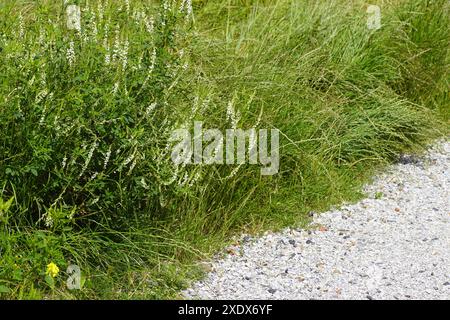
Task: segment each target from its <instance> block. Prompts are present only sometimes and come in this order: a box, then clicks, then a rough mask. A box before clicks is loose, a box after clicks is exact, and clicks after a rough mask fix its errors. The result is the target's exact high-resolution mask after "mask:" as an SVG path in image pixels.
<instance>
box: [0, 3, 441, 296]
mask: <svg viewBox="0 0 450 320" xmlns="http://www.w3.org/2000/svg"><path fill="white" fill-rule="evenodd" d="M72 3H77V4H79V5H80V7H81V8H82V10H81V17H82V19H81V28H80V29H79V30H77V28H75V29H73V30H69V29H68V28H67V18H66V15H65V12H66V6H67V5H69V4H72ZM380 6H381V4H380ZM381 8H382V14H383V16H382V24H383V26H382V28H381V29H379V30H369V29H368V28H367V27H366V18H367V17H366V12H365V9H366V5H365V3H364V2H363V1H352V2H348V1H344V0H342V1H341V0H339V1H313V0H301V1H300V0H299V1H295V0H277V1H253V0H252V1H250V0H246V1H244V0H228V1H193V11H192V10H191V2H190V1H164V2H162V3H159V2H149V1H139V0H134V1H132V0H130V1H125V0H124V1H121V0H115V1H113V0H109V1H108V0H97V1H93V0H90V1H87V0H86V1H83V0H80V1H72V2H71V1H65V2H62V1H60V2H55V1H50V0H42V1H35V2H33V3H30V2H28V1H19V0H16V1H13V0H8V1H3V2H2V4H1V5H0V75H1V78H2V79H1V80H2V81H1V82H0V111H1V112H0V129H1V135H0V188H1V189H0V190H1V191H0V258H1V260H0V261H1V262H0V295H1V297H5V298H44V297H50V298H78V297H84V298H86V297H87V298H162V297H176V296H177V292H178V290H179V289H180V288H182V287H183V286H184V285H185V284H186V280H187V279H192V278H194V277H196V276H198V274H199V268H198V267H195V266H194V263H195V261H198V259H200V258H204V257H207V256H208V255H209V254H211V253H212V252H214V250H217V249H218V248H220V247H222V246H224V245H225V244H226V243H228V242H229V241H230V236H232V235H233V234H236V233H238V232H243V231H245V232H259V231H262V230H265V229H268V228H272V229H276V228H280V227H283V226H286V225H292V224H303V223H305V222H306V221H307V216H308V215H307V213H308V212H309V211H311V210H324V209H326V208H328V207H330V206H331V205H335V204H339V203H341V202H342V201H344V200H355V199H357V198H358V197H359V196H360V195H359V193H358V188H359V187H360V186H361V184H362V183H364V182H365V181H366V180H367V178H368V177H369V176H370V174H371V173H372V172H373V170H374V169H376V168H378V167H379V166H380V165H382V164H385V163H387V162H389V161H392V160H394V159H396V157H397V156H398V154H399V153H400V152H403V151H405V150H411V149H414V148H419V147H420V146H422V145H423V144H424V143H425V142H427V141H429V140H430V139H432V138H434V137H436V136H439V135H444V134H448V128H447V127H448V121H449V104H448V88H449V76H448V75H449V65H450V61H449V43H450V30H449V28H448V21H449V18H450V12H449V10H450V7H449V5H448V2H447V1H445V0H435V1H420V0H410V1H391V2H390V3H387V4H385V5H384V6H381ZM230 106H232V109H233V110H235V112H236V113H237V114H239V115H240V117H239V119H238V124H239V126H240V127H242V128H244V129H245V128H251V127H257V128H278V129H279V130H280V132H281V148H280V156H281V159H280V172H279V173H278V174H277V175H274V176H267V177H264V176H260V172H259V168H258V167H255V166H252V165H236V166H227V165H220V166H213V165H202V166H199V165H196V166H195V165H192V166H189V165H184V166H183V165H180V166H176V165H174V164H173V163H172V160H171V158H170V148H168V146H170V144H168V141H169V137H170V133H171V132H172V130H174V129H176V128H180V127H186V128H190V127H192V124H193V121H194V120H201V121H203V122H204V123H205V124H207V125H208V126H209V127H211V128H221V129H225V128H228V127H230V123H229V121H228V120H227V109H228V110H229V109H230ZM50 262H54V263H55V264H56V265H58V266H59V268H60V270H61V273H60V275H57V276H56V277H54V278H53V277H49V275H48V274H47V275H46V266H47V265H48V264H49V263H50ZM70 263H76V264H77V265H79V266H80V267H81V270H82V274H83V281H82V284H83V288H82V290H73V291H69V290H67V289H66V287H65V280H66V278H67V276H66V275H64V271H65V268H66V267H67V265H69V264H70Z"/></svg>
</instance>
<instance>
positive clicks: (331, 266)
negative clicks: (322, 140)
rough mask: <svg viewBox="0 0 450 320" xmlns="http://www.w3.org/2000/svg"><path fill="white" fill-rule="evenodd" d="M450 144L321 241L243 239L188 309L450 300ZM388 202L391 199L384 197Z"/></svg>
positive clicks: (397, 175)
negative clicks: (225, 302)
mask: <svg viewBox="0 0 450 320" xmlns="http://www.w3.org/2000/svg"><path fill="white" fill-rule="evenodd" d="M449 169H450V142H449V141H441V142H439V143H437V144H436V145H435V146H434V147H433V148H431V149H430V150H429V152H428V153H427V155H426V156H424V157H419V158H416V157H413V156H404V157H402V158H401V159H400V162H399V163H398V164H396V165H394V166H392V167H390V168H389V169H388V172H387V173H386V174H383V175H381V176H379V177H377V178H376V179H375V181H374V183H373V184H372V185H370V186H367V187H366V191H367V192H368V198H367V199H364V200H362V201H360V202H358V203H356V204H352V205H346V206H343V207H342V208H340V209H338V210H332V211H329V212H326V213H322V214H320V215H319V216H315V217H314V222H313V223H314V224H316V225H317V227H316V228H315V229H314V230H313V231H305V230H300V229H287V230H284V231H283V232H280V233H274V234H266V235H265V236H263V237H262V238H256V239H251V238H249V237H245V238H244V244H243V245H242V246H241V247H239V248H238V247H236V248H235V250H236V251H237V252H238V253H237V254H234V255H233V254H230V255H227V256H226V257H225V258H224V259H222V260H217V261H214V262H213V263H212V272H210V273H209V274H208V275H207V277H206V278H205V279H204V280H203V281H200V282H197V283H195V284H193V286H192V287H191V288H190V289H187V290H185V291H184V292H183V294H184V296H185V297H186V298H188V299H196V298H201V299H450V191H449V187H450V170H449ZM381 193H382V194H383V195H381Z"/></svg>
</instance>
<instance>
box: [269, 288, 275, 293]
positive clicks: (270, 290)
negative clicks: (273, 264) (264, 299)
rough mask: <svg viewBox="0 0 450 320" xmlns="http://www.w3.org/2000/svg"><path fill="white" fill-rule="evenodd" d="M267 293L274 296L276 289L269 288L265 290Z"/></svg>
mask: <svg viewBox="0 0 450 320" xmlns="http://www.w3.org/2000/svg"><path fill="white" fill-rule="evenodd" d="M267 291H269V293H271V294H274V293H275V292H277V290H276V289H272V288H270V289H269V290H267Z"/></svg>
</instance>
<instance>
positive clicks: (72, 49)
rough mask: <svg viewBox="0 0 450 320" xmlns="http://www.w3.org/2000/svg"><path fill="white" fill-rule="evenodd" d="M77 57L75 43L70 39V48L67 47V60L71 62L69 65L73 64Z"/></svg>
mask: <svg viewBox="0 0 450 320" xmlns="http://www.w3.org/2000/svg"><path fill="white" fill-rule="evenodd" d="M75 59H76V57H75V43H74V42H73V41H70V42H69V48H68V49H67V61H68V62H69V66H73V64H74V63H75Z"/></svg>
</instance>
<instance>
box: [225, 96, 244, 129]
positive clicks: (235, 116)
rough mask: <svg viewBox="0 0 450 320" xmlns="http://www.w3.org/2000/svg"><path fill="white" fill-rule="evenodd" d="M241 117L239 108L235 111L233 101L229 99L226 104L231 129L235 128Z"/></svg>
mask: <svg viewBox="0 0 450 320" xmlns="http://www.w3.org/2000/svg"><path fill="white" fill-rule="evenodd" d="M240 119H241V114H240V112H239V110H237V111H235V110H234V106H233V101H230V102H229V103H228V106H227V120H229V121H231V125H232V126H233V129H236V128H237V125H238V122H239V120H240Z"/></svg>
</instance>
